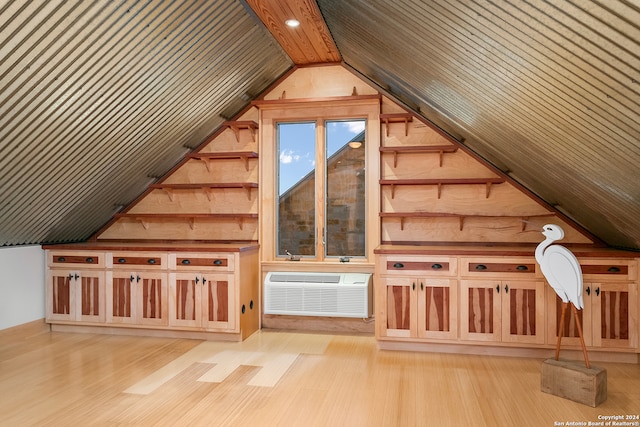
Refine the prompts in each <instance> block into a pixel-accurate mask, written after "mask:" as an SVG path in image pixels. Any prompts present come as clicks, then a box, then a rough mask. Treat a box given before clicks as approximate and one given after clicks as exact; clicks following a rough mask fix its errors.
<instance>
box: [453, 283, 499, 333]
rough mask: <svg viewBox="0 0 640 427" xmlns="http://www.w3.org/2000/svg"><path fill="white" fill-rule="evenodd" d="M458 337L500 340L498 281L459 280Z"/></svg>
mask: <svg viewBox="0 0 640 427" xmlns="http://www.w3.org/2000/svg"><path fill="white" fill-rule="evenodd" d="M460 290H461V295H460V322H461V324H460V337H461V338H462V339H463V340H471V341H500V337H501V317H500V310H501V304H500V294H499V292H500V282H499V281H498V282H496V281H494V280H462V281H461V282H460Z"/></svg>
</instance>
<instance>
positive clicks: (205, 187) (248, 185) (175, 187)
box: [150, 182, 258, 202]
mask: <svg viewBox="0 0 640 427" xmlns="http://www.w3.org/2000/svg"><path fill="white" fill-rule="evenodd" d="M150 188H157V189H160V190H164V191H165V192H166V193H167V195H168V196H169V200H171V201H172V202H173V195H174V191H180V190H202V191H204V192H206V194H207V198H208V199H209V201H211V200H213V192H214V191H215V190H217V189H224V188H244V189H245V190H247V197H248V198H249V200H251V189H252V188H258V183H257V182H219V183H214V184H153V185H151V186H150Z"/></svg>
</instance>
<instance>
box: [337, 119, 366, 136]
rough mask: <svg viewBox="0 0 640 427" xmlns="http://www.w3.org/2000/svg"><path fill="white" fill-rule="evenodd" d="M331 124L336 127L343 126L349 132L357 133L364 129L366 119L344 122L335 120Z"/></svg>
mask: <svg viewBox="0 0 640 427" xmlns="http://www.w3.org/2000/svg"><path fill="white" fill-rule="evenodd" d="M329 126H333V127H334V128H338V127H341V128H343V129H345V130H346V131H347V132H349V133H352V134H354V135H357V134H359V133H360V132H362V131H363V130H364V127H365V121H364V120H354V121H344V122H343V121H335V122H331V123H330V124H329Z"/></svg>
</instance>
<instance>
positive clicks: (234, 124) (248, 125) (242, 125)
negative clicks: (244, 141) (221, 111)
mask: <svg viewBox="0 0 640 427" xmlns="http://www.w3.org/2000/svg"><path fill="white" fill-rule="evenodd" d="M222 125H223V126H225V127H228V128H229V129H231V130H232V131H233V133H234V134H235V135H236V141H237V142H240V131H241V130H243V129H246V130H248V131H249V132H251V140H252V141H253V142H255V140H256V130H257V129H258V123H256V122H254V121H253V120H236V121H227V122H224V123H223V124H222Z"/></svg>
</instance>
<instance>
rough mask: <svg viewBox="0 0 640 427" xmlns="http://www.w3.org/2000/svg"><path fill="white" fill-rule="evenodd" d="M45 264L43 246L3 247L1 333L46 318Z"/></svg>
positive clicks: (0, 252) (0, 263)
mask: <svg viewBox="0 0 640 427" xmlns="http://www.w3.org/2000/svg"><path fill="white" fill-rule="evenodd" d="M45 262H46V261H45V254H44V250H43V249H42V248H41V247H40V246H16V247H12V246H9V247H0V330H2V329H7V328H10V327H12V326H16V325H21V324H23V323H27V322H31V321H33V320H38V319H43V318H44V315H45V311H44V303H45Z"/></svg>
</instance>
